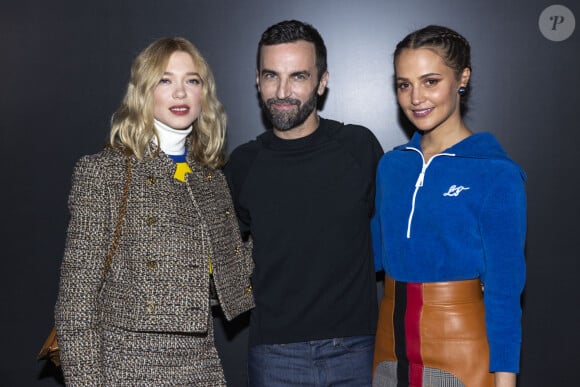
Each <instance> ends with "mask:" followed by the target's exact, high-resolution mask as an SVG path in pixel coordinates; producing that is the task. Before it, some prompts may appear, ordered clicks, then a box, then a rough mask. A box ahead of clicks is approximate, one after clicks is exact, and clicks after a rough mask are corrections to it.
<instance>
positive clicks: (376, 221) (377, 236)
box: [371, 168, 385, 272]
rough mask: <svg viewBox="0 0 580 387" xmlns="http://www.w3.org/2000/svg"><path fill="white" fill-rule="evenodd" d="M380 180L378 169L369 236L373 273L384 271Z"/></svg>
mask: <svg viewBox="0 0 580 387" xmlns="http://www.w3.org/2000/svg"><path fill="white" fill-rule="evenodd" d="M382 180H383V179H382V178H381V175H380V169H379V168H377V174H376V182H375V183H376V184H375V186H376V188H375V212H374V215H373V217H372V219H371V236H372V241H373V256H374V262H375V271H377V272H378V271H381V270H384V269H385V268H384V265H383V247H382V246H383V238H382V232H381V217H380V212H381V185H382Z"/></svg>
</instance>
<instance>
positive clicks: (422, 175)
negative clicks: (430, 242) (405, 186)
mask: <svg viewBox="0 0 580 387" xmlns="http://www.w3.org/2000/svg"><path fill="white" fill-rule="evenodd" d="M405 149H409V150H413V151H415V152H417V153H419V155H420V156H421V161H422V163H423V166H422V167H421V172H420V173H419V176H418V177H417V181H416V182H415V191H413V199H412V202H411V212H410V213H409V219H408V221H407V239H411V224H412V223H413V215H414V214H415V200H416V198H417V193H418V192H419V188H421V187H422V186H423V182H424V181H425V173H426V172H427V168H428V167H429V165H431V161H433V159H434V158H435V157H437V156H455V153H437V154H436V155H433V156H432V157H431V158H430V159H429V161H428V162H427V163H425V157H424V156H423V153H421V151H420V150H419V149H417V148H413V147H410V146H408V147H407V148H405Z"/></svg>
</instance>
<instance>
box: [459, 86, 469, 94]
mask: <svg viewBox="0 0 580 387" xmlns="http://www.w3.org/2000/svg"><path fill="white" fill-rule="evenodd" d="M457 92H458V93H459V95H461V96H464V95H465V93H467V88H466V87H464V86H461V87H460V88H459V89H457Z"/></svg>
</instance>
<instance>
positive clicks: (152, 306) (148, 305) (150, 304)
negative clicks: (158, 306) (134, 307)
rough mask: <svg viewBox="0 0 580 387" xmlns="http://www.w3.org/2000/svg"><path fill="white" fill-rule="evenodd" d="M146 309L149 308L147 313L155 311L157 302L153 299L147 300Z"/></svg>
mask: <svg viewBox="0 0 580 387" xmlns="http://www.w3.org/2000/svg"><path fill="white" fill-rule="evenodd" d="M145 310H147V313H153V312H155V304H154V303H153V301H147V305H146V306H145Z"/></svg>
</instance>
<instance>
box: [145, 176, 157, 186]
mask: <svg viewBox="0 0 580 387" xmlns="http://www.w3.org/2000/svg"><path fill="white" fill-rule="evenodd" d="M156 181H157V179H155V176H148V177H147V184H149V185H153V184H155V182H156Z"/></svg>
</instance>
